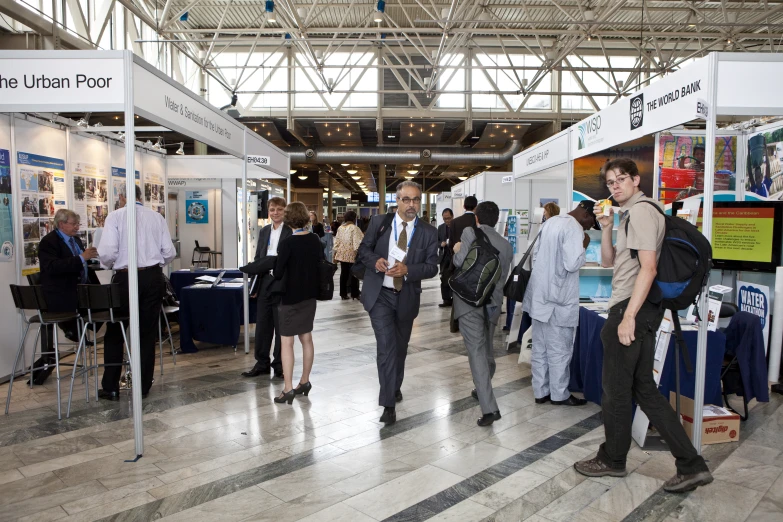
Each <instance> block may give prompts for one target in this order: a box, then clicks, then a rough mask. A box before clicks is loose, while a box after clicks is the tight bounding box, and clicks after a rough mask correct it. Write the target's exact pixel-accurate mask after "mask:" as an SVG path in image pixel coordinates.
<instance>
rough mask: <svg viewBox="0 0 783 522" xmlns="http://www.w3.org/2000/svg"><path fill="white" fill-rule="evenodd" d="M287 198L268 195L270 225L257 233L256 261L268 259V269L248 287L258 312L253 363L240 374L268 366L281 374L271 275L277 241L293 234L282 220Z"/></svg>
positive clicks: (265, 370) (275, 297)
mask: <svg viewBox="0 0 783 522" xmlns="http://www.w3.org/2000/svg"><path fill="white" fill-rule="evenodd" d="M285 206H286V202H285V200H284V199H283V198H271V199H270V200H269V203H268V211H269V219H270V220H271V221H272V223H270V224H269V225H267V226H265V227H264V228H262V229H261V232H259V233H258V246H257V247H256V256H255V261H262V262H263V263H268V268H269V271H266V272H262V273H260V274H259V275H258V276H257V277H256V279H255V282H254V284H253V288H251V290H250V292H251V296H252V297H255V296H258V315H257V316H256V341H255V343H256V347H255V357H256V364H255V366H253V368H252V369H250V370H248V371H246V372H243V373H242V376H243V377H257V376H259V375H269V370H270V368H271V369H273V370H274V372H275V377H277V378H280V379H282V378H283V360H282V359H281V358H280V331H279V329H278V325H279V322H278V318H277V305H278V304H280V296H279V295H278V294H274V293H272V290H273V289H274V288H273V285H272V283H273V282H274V280H275V279H274V277H272V273H271V270H273V269H274V267H275V261H276V259H277V245H278V244H279V243H280V241H282V240H283V239H285V238H287V237H288V236H290V235H291V234H292V231H291V229H290V228H289V227H287V226H285V225H284V224H283V217H284V214H285ZM264 268H266V264H264ZM272 339H274V342H275V347H274V352H273V356H274V359H273V360H272V361H271V363H270V361H269V350H270V349H271V348H272Z"/></svg>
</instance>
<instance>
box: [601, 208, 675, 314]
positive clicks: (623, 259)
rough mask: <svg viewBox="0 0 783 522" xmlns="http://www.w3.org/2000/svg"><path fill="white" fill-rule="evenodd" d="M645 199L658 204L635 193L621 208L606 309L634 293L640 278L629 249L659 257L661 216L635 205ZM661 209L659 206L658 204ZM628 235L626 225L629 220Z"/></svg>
mask: <svg viewBox="0 0 783 522" xmlns="http://www.w3.org/2000/svg"><path fill="white" fill-rule="evenodd" d="M643 200H647V201H652V202H653V203H655V204H656V205H658V202H657V201H655V200H654V199H650V198H648V197H647V196H645V195H644V194H642V193H641V192H637V193H636V194H634V195H633V196H632V197H631V199H629V200H628V201H627V202H626V203H625V205H623V206H622V207H620V212H621V214H620V216H621V219H620V226H619V228H618V229H617V243H616V244H615V255H614V276H613V277H612V297H611V299H609V308H611V307H613V306H614V305H616V304H617V303H620V302H622V301H624V300H626V299H628V298H629V297H631V294H632V293H633V286H634V284H635V283H636V276H638V275H639V268H640V267H641V265H640V264H639V259H638V258H636V259H634V258H632V257H631V250H654V251H655V252H656V253H657V257H660V256H661V245H662V244H663V236H664V233H665V232H666V225H665V222H664V219H663V216H662V215H661V214H660V212H658V211H657V210H655V209H654V208H653V207H652V205H650V204H648V203H639V204H638V205H634V203H637V202H640V201H643ZM659 206H660V205H659ZM629 219H630V220H631V222H630V223H629V224H628V235H627V236H626V234H625V223H626V221H628V220H629Z"/></svg>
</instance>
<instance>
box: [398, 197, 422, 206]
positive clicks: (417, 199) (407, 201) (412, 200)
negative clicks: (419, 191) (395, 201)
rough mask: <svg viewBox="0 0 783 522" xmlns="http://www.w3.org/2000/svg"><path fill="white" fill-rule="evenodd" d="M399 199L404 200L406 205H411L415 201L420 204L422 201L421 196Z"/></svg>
mask: <svg viewBox="0 0 783 522" xmlns="http://www.w3.org/2000/svg"><path fill="white" fill-rule="evenodd" d="M399 201H402V202H403V203H405V204H406V205H410V204H411V203H415V204H416V205H418V204H419V203H421V198H401V199H399Z"/></svg>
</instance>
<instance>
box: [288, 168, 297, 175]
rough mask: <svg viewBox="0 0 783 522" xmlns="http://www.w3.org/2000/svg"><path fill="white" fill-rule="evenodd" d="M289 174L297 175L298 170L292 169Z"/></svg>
mask: <svg viewBox="0 0 783 522" xmlns="http://www.w3.org/2000/svg"><path fill="white" fill-rule="evenodd" d="M288 173H289V174H296V169H291V170H289V171H288Z"/></svg>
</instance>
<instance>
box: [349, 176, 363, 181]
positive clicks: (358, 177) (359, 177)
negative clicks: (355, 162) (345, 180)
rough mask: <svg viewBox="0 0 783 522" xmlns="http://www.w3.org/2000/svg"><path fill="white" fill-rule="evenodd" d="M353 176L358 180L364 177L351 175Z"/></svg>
mask: <svg viewBox="0 0 783 522" xmlns="http://www.w3.org/2000/svg"><path fill="white" fill-rule="evenodd" d="M351 177H352V178H353V179H355V180H357V181H358V180H360V179H362V177H361V176H351Z"/></svg>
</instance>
